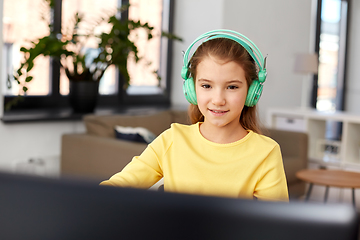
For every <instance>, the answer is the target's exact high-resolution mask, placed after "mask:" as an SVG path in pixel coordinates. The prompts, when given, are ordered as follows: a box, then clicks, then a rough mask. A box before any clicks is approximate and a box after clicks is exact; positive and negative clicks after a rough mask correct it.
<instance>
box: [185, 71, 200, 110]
mask: <svg viewBox="0 0 360 240" xmlns="http://www.w3.org/2000/svg"><path fill="white" fill-rule="evenodd" d="M183 91H184V95H185V98H186V100H187V101H188V102H189V103H191V104H193V105H197V99H196V91H195V84H194V80H193V78H188V79H185V81H184V83H183Z"/></svg>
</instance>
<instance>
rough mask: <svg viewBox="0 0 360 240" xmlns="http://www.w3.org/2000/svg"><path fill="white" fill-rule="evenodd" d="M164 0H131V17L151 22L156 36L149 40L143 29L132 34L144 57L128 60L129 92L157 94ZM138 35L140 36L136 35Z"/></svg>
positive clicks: (141, 55)
mask: <svg viewBox="0 0 360 240" xmlns="http://www.w3.org/2000/svg"><path fill="white" fill-rule="evenodd" d="M162 6H163V5H162V0H131V1H130V9H129V19H131V20H134V21H138V20H140V21H141V23H143V24H144V23H146V22H147V23H149V25H150V26H152V27H154V28H155V31H154V34H153V35H154V37H153V39H151V40H150V41H148V40H147V34H146V32H145V31H142V30H141V29H139V30H137V31H136V32H134V33H133V34H132V38H133V40H135V44H136V46H137V47H138V50H139V56H140V57H142V58H143V59H142V60H140V61H139V62H138V63H137V64H135V61H134V60H133V59H131V58H129V60H128V71H129V74H130V87H129V89H128V93H129V94H157V93H159V91H160V92H161V89H159V88H158V86H159V80H158V79H157V76H156V74H154V72H155V71H158V70H159V68H160V53H161V51H160V45H161V44H160V43H161V29H162V11H163V9H162ZM136 35H137V36H138V37H136Z"/></svg>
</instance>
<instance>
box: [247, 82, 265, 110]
mask: <svg viewBox="0 0 360 240" xmlns="http://www.w3.org/2000/svg"><path fill="white" fill-rule="evenodd" d="M262 90H263V85H262V84H261V83H260V82H259V80H254V81H253V82H252V83H251V85H250V87H249V90H248V94H247V96H246V100H245V106H247V107H253V106H255V105H256V104H257V103H258V101H259V99H260V96H261V93H262Z"/></svg>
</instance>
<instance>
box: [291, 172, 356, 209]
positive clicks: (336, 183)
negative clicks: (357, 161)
mask: <svg viewBox="0 0 360 240" xmlns="http://www.w3.org/2000/svg"><path fill="white" fill-rule="evenodd" d="M296 177H297V178H299V179H301V180H303V181H305V182H308V183H309V184H310V185H309V189H308V191H307V193H306V199H305V200H306V201H308V200H309V197H310V194H311V190H312V187H313V184H317V185H323V186H326V190H325V197H324V202H326V201H327V198H328V193H329V187H339V188H351V189H352V202H353V205H354V207H355V188H360V173H358V172H350V171H343V170H328V169H304V170H300V171H298V172H297V173H296Z"/></svg>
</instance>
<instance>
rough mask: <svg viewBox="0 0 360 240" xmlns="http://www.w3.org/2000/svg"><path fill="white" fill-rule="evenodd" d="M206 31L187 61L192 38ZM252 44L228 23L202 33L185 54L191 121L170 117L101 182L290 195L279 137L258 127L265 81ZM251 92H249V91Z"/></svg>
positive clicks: (267, 197) (277, 197) (217, 193)
mask: <svg viewBox="0 0 360 240" xmlns="http://www.w3.org/2000/svg"><path fill="white" fill-rule="evenodd" d="M204 38H205V39H206V40H205V41H204V42H203V43H202V44H201V45H200V46H199V47H198V48H197V50H196V51H195V53H194V54H193V56H192V57H191V59H190V61H189V62H188V61H187V57H188V55H189V53H190V49H191V48H192V46H193V45H194V44H195V43H196V42H198V41H200V40H202V39H204ZM259 53H260V51H258V49H257V47H256V46H255V44H253V43H252V42H251V41H250V40H249V39H247V38H246V37H245V36H243V35H241V34H239V33H236V32H232V31H230V30H216V31H211V32H209V33H205V34H204V35H202V36H200V37H199V38H198V39H196V40H195V41H194V43H193V44H192V45H190V47H189V49H188V50H187V51H186V53H185V55H184V68H183V71H182V77H183V78H184V79H185V83H184V93H185V96H186V98H187V99H188V101H189V102H190V103H191V105H190V107H189V116H190V119H191V121H192V123H193V124H192V125H190V126H187V125H181V124H176V123H174V124H172V125H171V128H170V129H168V130H166V131H165V132H163V133H162V134H161V135H160V136H158V137H157V138H156V139H155V140H154V141H153V142H152V143H151V144H149V146H148V147H147V148H146V149H145V150H144V152H143V153H142V154H141V155H140V156H137V157H134V158H133V160H132V161H131V162H130V163H129V164H128V165H127V166H126V167H125V168H124V169H123V170H122V171H121V172H120V173H117V174H115V175H114V176H112V177H111V178H110V179H109V180H107V181H104V182H102V183H101V184H102V185H111V186H122V187H138V188H149V187H150V186H152V185H153V184H154V183H156V182H157V181H158V180H159V179H161V178H162V177H163V178H164V190H165V191H169V192H179V193H190V194H204V195H213V196H223V197H240V198H250V199H251V198H257V199H261V200H272V201H288V192H287V184H286V178H285V174H284V169H283V163H282V156H281V152H280V147H279V145H278V144H277V143H276V142H275V141H273V140H272V139H270V138H268V137H265V136H263V135H261V132H260V129H259V124H258V119H257V114H256V113H257V111H256V105H255V104H256V102H257V100H258V98H259V96H260V94H261V90H262V82H263V81H265V77H266V69H265V66H264V63H265V62H264V59H263V58H262V55H261V53H260V54H259ZM249 97H250V98H249Z"/></svg>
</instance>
